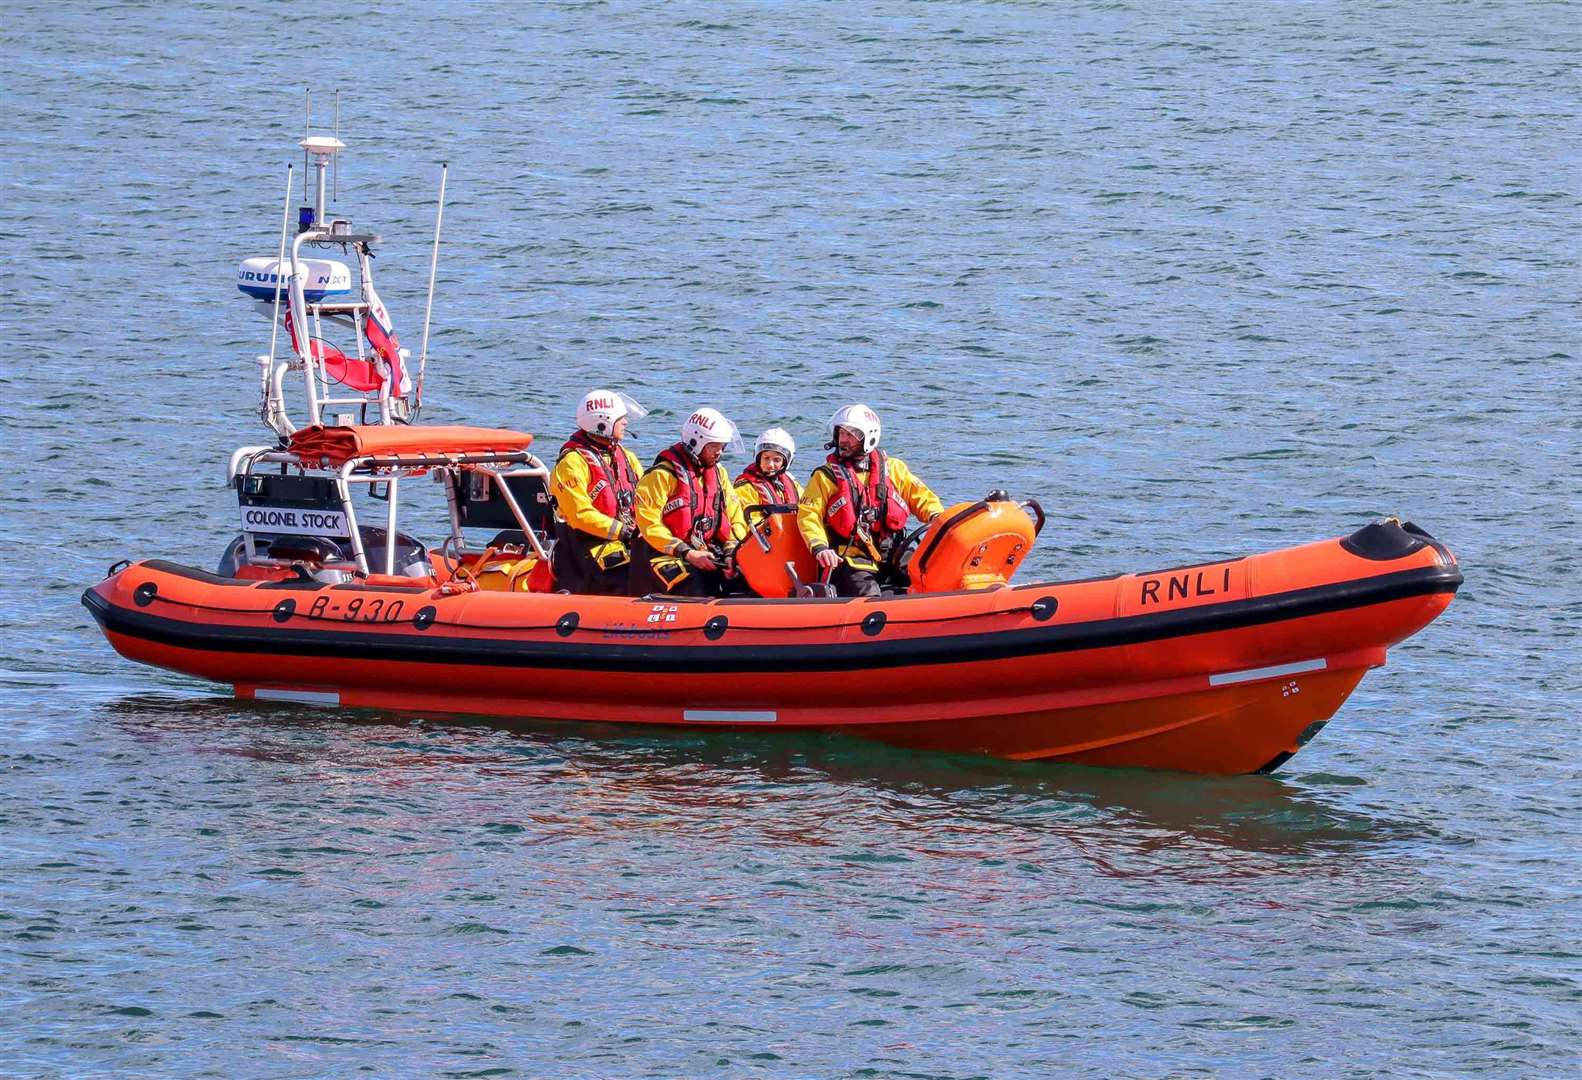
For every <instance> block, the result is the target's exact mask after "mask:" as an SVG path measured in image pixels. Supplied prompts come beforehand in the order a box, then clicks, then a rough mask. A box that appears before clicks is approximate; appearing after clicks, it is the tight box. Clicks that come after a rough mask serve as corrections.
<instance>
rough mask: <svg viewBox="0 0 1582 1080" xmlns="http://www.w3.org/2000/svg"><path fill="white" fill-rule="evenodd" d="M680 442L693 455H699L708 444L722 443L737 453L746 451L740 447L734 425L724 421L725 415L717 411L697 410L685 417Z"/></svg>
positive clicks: (739, 436)
mask: <svg viewBox="0 0 1582 1080" xmlns="http://www.w3.org/2000/svg"><path fill="white" fill-rule="evenodd" d="M681 441H682V442H684V443H686V444H687V449H688V450H691V451H692V452H693V453H694V454H698V453H701V452H702V450H703V448H704V447H705V446H707V445H709V443H724V444H725V445H726V446H727V447H728V448H730V449H732V450H735V451H736V452H737V453H741V452H742V451H744V450H746V449H747V448H746V447H745V446H743V445H742V437H741V434H740V433H739V432H737V430H736V425H735V424H733V423H731V422H730V421H729V420H727V419H725V414H724V413H722V412H720V411H719V410H718V409H699V410H697V411H696V412H694V413H693V414H692V415H691V416H689V417H687V420H686V423H684V424H682V425H681Z"/></svg>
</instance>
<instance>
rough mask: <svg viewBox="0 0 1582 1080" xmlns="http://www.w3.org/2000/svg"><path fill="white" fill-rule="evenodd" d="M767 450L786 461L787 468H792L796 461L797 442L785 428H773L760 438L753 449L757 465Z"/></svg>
mask: <svg viewBox="0 0 1582 1080" xmlns="http://www.w3.org/2000/svg"><path fill="white" fill-rule="evenodd" d="M765 450H773V451H774V452H775V453H777V454H779V455H780V456H781V457H783V458H785V459H786V463H785V467H786V468H788V469H789V468H790V467H791V463H792V462H793V461H795V460H796V440H795V439H793V438H792V437H791V433H790V432H789V431H787V430H786V429H785V428H783V427H772V428H770V429H769V430H768V431H766V432H764V433H763V434H762V435H760V436H758V442H757V444H756V445H755V446H754V447H753V461H754V463H756V462H757V461H758V458H759V456H760V455H762V454H763V452H764V451H765Z"/></svg>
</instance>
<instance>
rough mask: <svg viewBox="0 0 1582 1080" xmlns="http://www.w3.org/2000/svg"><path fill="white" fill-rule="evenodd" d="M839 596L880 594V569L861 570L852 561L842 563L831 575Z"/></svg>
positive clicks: (831, 581)
mask: <svg viewBox="0 0 1582 1080" xmlns="http://www.w3.org/2000/svg"><path fill="white" fill-rule="evenodd" d="M829 583H830V584H831V585H833V586H835V593H836V595H838V596H878V595H880V588H879V571H877V570H859V569H857V568H856V567H855V566H852V565H851V563H845V562H843V563H841V564H840V565H839V566H837V567H836V568H835V569H834V570H833V571H831V572H830V575H829Z"/></svg>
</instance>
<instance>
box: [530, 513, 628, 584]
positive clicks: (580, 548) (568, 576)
mask: <svg viewBox="0 0 1582 1080" xmlns="http://www.w3.org/2000/svg"><path fill="white" fill-rule="evenodd" d="M601 543H604V541H603V540H602V539H600V538H599V537H596V536H589V535H588V534H587V533H582V532H578V531H577V530H576V529H573V528H571V527H570V526H569V525H567V524H566V523H565V522H556V523H555V549H554V550H553V551H552V552H550V566H551V567H552V568H553V569H554V571H555V588H557V589H564V590H566V591H567V592H572V593H577V594H579V595H588V596H625V595H627V579H628V578H629V577H630V576H631V566H630V564H623V565H621V566H617V567H615V568H614V569H611V570H604V569H601V568H600V566H599V564H598V563H597V562H596V561H594V558H593V556H592V554H590V549H591V548H592V547H593V546H594V545H595V544H601Z"/></svg>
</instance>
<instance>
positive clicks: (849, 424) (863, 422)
mask: <svg viewBox="0 0 1582 1080" xmlns="http://www.w3.org/2000/svg"><path fill="white" fill-rule="evenodd" d="M839 428H851V429H852V430H853V431H855V432H856V433H857V434H859V435H861V436H862V452H863V453H865V454H871V453H873V451H874V448H875V447H877V446H878V445H879V414H878V413H876V412H874V411H873V410H872V409H870V408H868V406H866V405H848V406H846V407H845V408H844V409H839V410H837V411H836V413H835V415H834V416H832V417H830V418H829V439H830V442H829V445H830V448H831V449H833V448H834V447H835V446H836V445H837V443H836V438H835V432H836V430H837V429H839Z"/></svg>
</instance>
